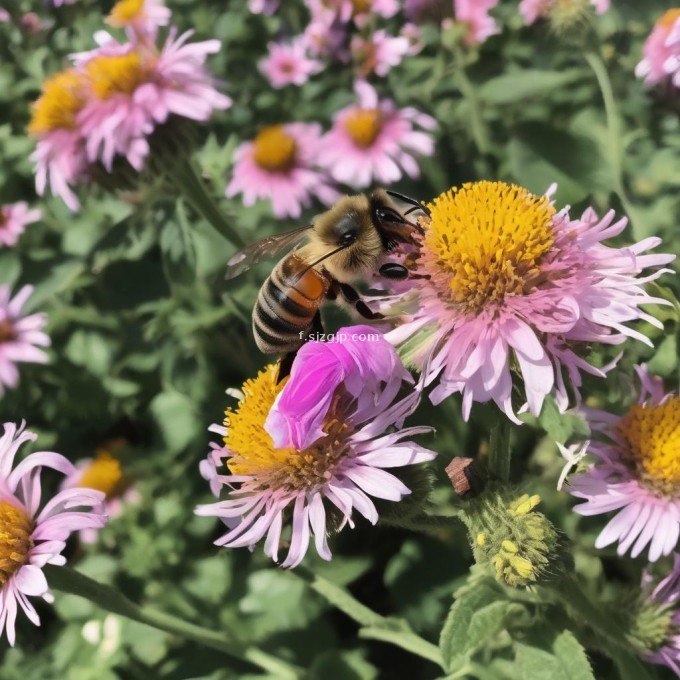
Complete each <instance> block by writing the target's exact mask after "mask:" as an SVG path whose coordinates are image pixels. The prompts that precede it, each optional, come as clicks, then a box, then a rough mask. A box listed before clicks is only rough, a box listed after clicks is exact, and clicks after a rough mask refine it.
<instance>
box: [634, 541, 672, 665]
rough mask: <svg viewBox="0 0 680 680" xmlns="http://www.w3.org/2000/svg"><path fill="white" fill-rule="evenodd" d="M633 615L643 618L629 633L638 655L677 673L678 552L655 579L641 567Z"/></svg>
mask: <svg viewBox="0 0 680 680" xmlns="http://www.w3.org/2000/svg"><path fill="white" fill-rule="evenodd" d="M636 618H637V619H638V620H641V621H642V622H643V626H641V627H637V626H634V628H633V631H632V634H631V636H630V637H631V639H632V641H633V644H634V646H635V647H636V649H637V651H638V653H639V654H640V656H642V658H643V659H644V660H645V661H648V662H649V663H654V664H657V665H660V666H668V668H670V669H671V670H672V671H673V672H674V673H675V675H677V676H678V677H680V555H679V554H677V553H676V554H675V555H674V561H673V568H672V569H671V571H670V573H669V574H668V575H667V576H666V577H665V578H663V579H661V580H660V581H659V582H658V583H657V582H656V581H655V579H654V577H653V576H652V575H651V574H650V573H649V571H648V570H645V572H644V573H643V575H642V587H641V593H640V599H639V601H638V604H637V607H636V611H634V614H633V619H634V620H635V619H636ZM650 624H652V626H650ZM654 624H656V625H654ZM650 633H652V634H653V639H651V638H650Z"/></svg>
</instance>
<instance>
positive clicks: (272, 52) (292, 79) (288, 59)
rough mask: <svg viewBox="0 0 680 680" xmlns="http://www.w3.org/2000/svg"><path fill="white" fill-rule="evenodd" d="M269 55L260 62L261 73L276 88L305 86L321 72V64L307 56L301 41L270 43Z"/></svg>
mask: <svg viewBox="0 0 680 680" xmlns="http://www.w3.org/2000/svg"><path fill="white" fill-rule="evenodd" d="M268 47H269V55H268V56H267V57H265V58H264V59H262V60H261V61H260V64H259V66H260V71H261V72H262V74H263V75H264V76H265V77H266V78H267V80H268V81H269V83H270V85H271V86H272V87H275V88H277V89H278V88H281V87H285V86H286V85H297V86H298V87H299V86H300V85H304V84H305V83H306V82H307V81H308V80H309V78H310V77H311V76H313V75H314V74H315V73H318V72H319V71H320V70H321V63H320V62H319V61H317V60H316V59H311V58H310V57H308V56H307V53H306V49H305V45H304V43H303V42H302V41H300V40H295V41H293V42H292V43H269V45H268Z"/></svg>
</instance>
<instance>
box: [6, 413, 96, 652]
mask: <svg viewBox="0 0 680 680" xmlns="http://www.w3.org/2000/svg"><path fill="white" fill-rule="evenodd" d="M35 440H36V435H34V434H33V433H32V432H27V431H25V430H24V428H23V425H22V426H21V427H20V428H18V429H17V427H16V426H15V425H14V424H13V423H5V425H4V435H3V436H2V438H0V588H1V590H0V632H2V631H3V630H4V631H6V633H7V639H8V641H9V644H10V645H14V639H15V622H16V615H17V609H18V608H19V607H21V609H22V610H23V611H24V613H25V614H26V616H28V618H29V619H30V621H31V623H34V624H35V625H36V626H39V625H40V619H39V618H38V613H37V612H36V611H35V608H34V607H33V605H32V604H31V603H30V602H29V601H28V597H41V598H42V599H44V600H46V601H47V602H51V601H52V596H51V595H50V594H49V593H48V590H47V588H48V585H47V581H46V579H45V575H44V574H43V572H42V568H43V567H44V566H45V565H46V564H58V565H61V564H64V563H65V562H66V560H65V558H64V557H63V556H62V554H61V553H62V551H63V550H64V548H65V546H66V539H67V538H68V537H69V535H70V534H71V533H72V532H73V531H78V530H81V529H99V528H101V527H102V526H104V524H105V523H106V516H105V515H104V513H103V511H102V508H101V501H102V499H103V494H102V493H100V492H99V491H93V490H92V489H68V490H66V491H60V492H59V493H58V494H56V496H53V497H52V498H51V499H50V500H49V501H48V502H47V503H46V504H45V506H44V507H43V509H42V510H41V511H40V512H38V511H39V508H40V500H41V485H40V475H41V472H42V468H51V469H53V470H56V471H57V472H60V473H61V474H70V473H71V472H72V470H73V465H72V464H71V463H70V462H69V461H68V460H66V458H64V457H63V456H62V455H60V454H58V453H51V452H47V451H41V452H36V453H32V454H29V455H28V456H26V458H24V460H22V461H21V462H20V463H19V464H18V465H16V466H15V465H14V458H15V456H16V454H17V451H18V450H19V447H20V446H21V445H22V444H24V443H25V442H27V441H35Z"/></svg>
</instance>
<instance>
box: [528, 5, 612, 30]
mask: <svg viewBox="0 0 680 680" xmlns="http://www.w3.org/2000/svg"><path fill="white" fill-rule="evenodd" d="M609 4H610V0H570V1H569V2H564V1H560V0H522V1H521V2H520V3H519V13H520V14H521V15H522V19H524V23H525V24H527V26H530V25H531V24H533V23H534V22H536V21H537V20H538V19H542V18H547V17H550V16H551V15H552V14H553V13H555V12H556V13H557V15H556V18H557V19H558V21H559V19H560V18H561V17H563V19H564V20H566V21H569V20H571V21H574V20H579V19H581V18H583V17H584V16H585V15H586V14H587V12H588V10H589V8H591V7H592V8H594V9H595V12H596V14H604V13H605V12H606V11H607V10H608V9H609ZM591 11H592V10H591Z"/></svg>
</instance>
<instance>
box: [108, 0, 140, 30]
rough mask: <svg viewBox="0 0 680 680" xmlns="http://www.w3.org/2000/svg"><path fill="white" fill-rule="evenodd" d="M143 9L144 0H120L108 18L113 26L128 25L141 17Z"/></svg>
mask: <svg viewBox="0 0 680 680" xmlns="http://www.w3.org/2000/svg"><path fill="white" fill-rule="evenodd" d="M143 10H144V0H119V2H117V3H116V4H115V5H114V6H113V8H112V9H111V12H110V13H109V16H108V17H107V19H106V20H107V22H108V23H109V24H111V26H118V27H120V26H128V25H129V24H131V23H133V22H134V21H135V20H136V19H138V18H139V17H140V15H141V14H142V11H143Z"/></svg>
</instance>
